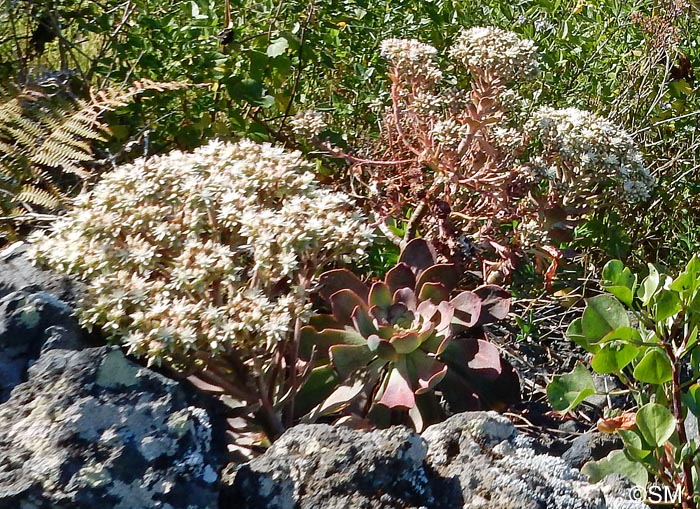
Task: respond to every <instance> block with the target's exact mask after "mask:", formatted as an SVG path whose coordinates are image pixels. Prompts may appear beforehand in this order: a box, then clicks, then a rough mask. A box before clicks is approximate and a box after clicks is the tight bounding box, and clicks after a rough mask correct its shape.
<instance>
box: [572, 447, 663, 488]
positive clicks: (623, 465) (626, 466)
mask: <svg viewBox="0 0 700 509" xmlns="http://www.w3.org/2000/svg"><path fill="white" fill-rule="evenodd" d="M581 473H582V474H584V475H587V476H588V478H589V479H590V481H591V482H593V483H596V482H598V481H600V480H602V479H603V478H604V477H606V476H608V475H610V474H621V475H624V476H625V477H627V478H628V479H629V480H630V481H632V482H633V483H634V484H636V485H637V486H646V485H647V483H648V482H649V474H648V473H647V470H646V468H644V465H642V464H641V463H639V462H637V461H632V460H630V459H629V458H628V457H627V456H626V455H625V453H624V451H619V450H618V451H612V452H611V453H610V454H608V456H607V457H605V458H603V459H601V460H598V461H590V462H588V463H586V464H585V465H584V466H583V468H582V469H581Z"/></svg>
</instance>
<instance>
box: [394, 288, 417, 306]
mask: <svg viewBox="0 0 700 509" xmlns="http://www.w3.org/2000/svg"><path fill="white" fill-rule="evenodd" d="M392 300H393V301H394V304H404V305H405V306H406V308H407V309H408V310H409V311H415V310H416V308H417V307H418V299H417V298H416V294H415V293H413V289H412V288H399V289H398V290H396V293H394V296H393V298H392Z"/></svg>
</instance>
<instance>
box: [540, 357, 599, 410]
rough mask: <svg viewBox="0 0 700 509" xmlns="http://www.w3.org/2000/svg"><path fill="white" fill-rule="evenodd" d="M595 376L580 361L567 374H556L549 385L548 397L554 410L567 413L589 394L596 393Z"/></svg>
mask: <svg viewBox="0 0 700 509" xmlns="http://www.w3.org/2000/svg"><path fill="white" fill-rule="evenodd" d="M595 392H596V390H595V384H594V383H593V377H592V376H591V374H590V373H589V372H588V370H587V369H586V368H585V367H584V366H583V364H581V363H580V362H578V363H576V366H575V367H574V369H573V371H571V373H568V374H566V375H555V376H554V378H553V379H552V381H551V382H550V383H549V385H548V386H547V397H548V398H549V402H550V403H551V405H552V408H554V410H557V411H558V412H562V413H567V412H569V411H571V410H573V409H574V408H576V407H577V406H578V405H579V404H580V403H581V402H582V401H583V400H584V399H586V398H587V397H588V396H591V395H593V394H595Z"/></svg>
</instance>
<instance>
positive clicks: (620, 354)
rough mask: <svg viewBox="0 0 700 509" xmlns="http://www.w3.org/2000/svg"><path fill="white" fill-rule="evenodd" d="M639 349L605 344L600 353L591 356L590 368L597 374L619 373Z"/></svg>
mask: <svg viewBox="0 0 700 509" xmlns="http://www.w3.org/2000/svg"><path fill="white" fill-rule="evenodd" d="M638 351H639V348H637V347H636V346H634V345H630V344H624V343H619V342H614V343H606V344H605V345H604V346H603V347H602V348H601V349H600V352H598V353H597V354H595V355H594V356H593V359H592V360H591V367H592V368H593V369H594V370H595V371H597V372H598V373H602V374H605V373H619V372H620V371H622V369H623V368H624V367H625V366H627V365H628V364H629V363H630V362H632V361H633V360H634V358H635V357H636V356H637V352H638Z"/></svg>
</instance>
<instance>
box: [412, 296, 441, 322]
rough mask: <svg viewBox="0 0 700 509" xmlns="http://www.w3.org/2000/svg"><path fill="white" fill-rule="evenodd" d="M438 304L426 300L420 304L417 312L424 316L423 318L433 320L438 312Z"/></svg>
mask: <svg viewBox="0 0 700 509" xmlns="http://www.w3.org/2000/svg"><path fill="white" fill-rule="evenodd" d="M437 310H438V307H437V304H433V303H432V302H430V301H429V300H425V301H423V302H421V303H420V304H418V308H416V313H417V314H419V315H420V316H422V317H423V320H432V319H433V317H434V316H435V313H437Z"/></svg>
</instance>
